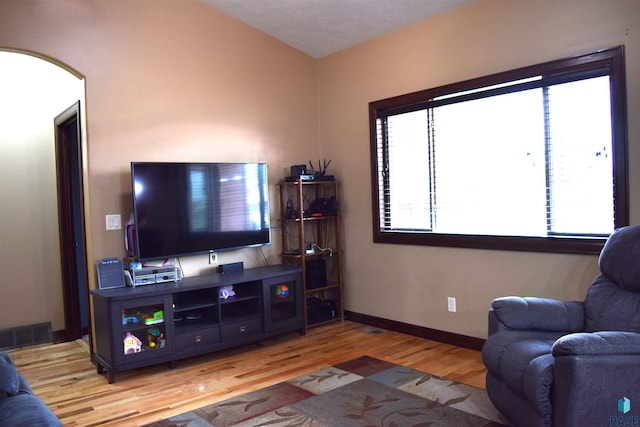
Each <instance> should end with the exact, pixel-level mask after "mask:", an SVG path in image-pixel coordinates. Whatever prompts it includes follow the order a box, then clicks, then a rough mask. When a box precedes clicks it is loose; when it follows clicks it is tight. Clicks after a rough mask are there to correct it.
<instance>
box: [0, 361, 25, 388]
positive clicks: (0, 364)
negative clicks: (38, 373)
mask: <svg viewBox="0 0 640 427" xmlns="http://www.w3.org/2000/svg"><path fill="white" fill-rule="evenodd" d="M19 391H20V376H19V375H18V371H16V367H15V366H14V364H13V360H12V359H11V357H9V355H8V354H7V353H4V352H0V398H4V397H7V396H14V395H16V394H18V392H19Z"/></svg>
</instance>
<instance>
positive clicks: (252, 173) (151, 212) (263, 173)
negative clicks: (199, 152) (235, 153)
mask: <svg viewBox="0 0 640 427" xmlns="http://www.w3.org/2000/svg"><path fill="white" fill-rule="evenodd" d="M131 181H132V186H133V210H134V219H135V227H134V228H133V230H134V232H133V236H131V237H130V240H133V242H132V243H133V244H132V245H131V244H130V246H133V248H130V251H131V252H133V254H134V256H135V257H136V258H137V259H138V260H140V261H144V260H152V259H161V258H169V257H176V256H180V255H192V254H198V253H205V252H209V251H217V250H224V249H233V248H242V247H248V246H258V245H266V244H270V243H271V240H270V230H269V228H270V227H269V194H268V184H267V165H266V164H265V163H152V162H132V163H131Z"/></svg>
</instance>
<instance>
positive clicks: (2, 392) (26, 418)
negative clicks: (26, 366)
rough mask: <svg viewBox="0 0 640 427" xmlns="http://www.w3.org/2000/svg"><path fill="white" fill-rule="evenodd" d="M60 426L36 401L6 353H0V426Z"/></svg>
mask: <svg viewBox="0 0 640 427" xmlns="http://www.w3.org/2000/svg"><path fill="white" fill-rule="evenodd" d="M61 425H62V424H61V423H60V421H59V420H58V418H56V416H55V415H54V414H53V412H51V410H50V409H49V408H48V407H47V405H45V404H44V402H42V400H40V399H38V397H36V396H35V395H34V394H33V392H32V391H31V388H30V387H29V384H27V381H26V380H25V379H24V378H23V377H22V375H20V373H18V371H17V370H16V367H15V366H14V364H13V360H12V359H11V357H9V355H8V354H7V353H4V352H0V426H7V427H36V426H37V427H44V426H47V427H49V426H61Z"/></svg>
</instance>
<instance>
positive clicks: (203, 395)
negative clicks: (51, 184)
mask: <svg viewBox="0 0 640 427" xmlns="http://www.w3.org/2000/svg"><path fill="white" fill-rule="evenodd" d="M263 344H264V345H263V346H262V347H258V346H256V345H255V344H250V345H245V346H242V347H238V348H235V349H232V350H225V351H221V352H217V353H211V354H208V355H205V356H199V357H194V358H190V359H185V360H180V361H178V362H177V367H176V368H175V369H169V368H168V365H167V364H162V365H157V366H152V367H147V368H143V369H136V370H132V371H125V372H119V373H117V374H116V382H115V383H114V384H108V382H107V379H106V376H105V375H104V374H103V375H99V374H98V373H97V370H96V367H95V366H94V365H93V364H92V363H91V362H90V360H89V350H88V346H87V345H86V344H85V343H84V342H83V341H81V340H78V341H75V342H68V343H62V344H54V345H45V346H36V347H28V348H24V349H20V350H12V351H10V352H9V353H10V355H11V357H12V358H13V359H14V361H15V363H16V366H17V368H18V371H19V372H20V373H22V375H23V376H24V377H25V378H26V379H27V381H29V384H30V385H31V387H32V389H33V391H34V392H35V394H36V395H38V396H39V397H40V398H41V399H42V400H44V402H45V403H46V404H47V405H48V406H49V407H50V408H51V409H52V410H53V411H54V413H55V414H56V415H57V416H58V418H59V419H60V420H61V421H62V423H63V424H64V425H65V426H142V425H145V424H147V423H150V422H153V421H157V420H161V419H164V418H167V417H169V416H172V415H176V414H180V413H183V412H186V411H188V410H192V409H195V408H199V407H202V406H205V405H208V404H211V403H215V402H218V401H221V400H224V399H228V398H230V397H234V396H237V395H240V394H243V393H246V392H249V391H252V390H257V389H260V388H263V387H266V386H268V385H271V384H275V383H278V382H282V381H285V380H288V379H291V378H295V377H297V376H300V375H303V374H306V373H309V372H313V371H315V370H318V369H322V368H325V367H327V366H331V365H334V364H336V363H340V362H345V361H347V360H351V359H354V358H356V357H359V356H364V355H367V356H371V357H375V358H378V359H382V360H386V361H389V362H392V363H398V364H402V365H405V366H409V367H412V368H415V369H418V370H421V371H425V372H429V373H432V374H434V375H438V376H442V377H447V378H450V379H452V380H456V381H459V382H462V383H466V384H470V385H474V386H476V387H482V388H484V379H485V373H486V371H485V369H484V366H483V364H482V361H481V357H480V352H478V351H475V350H469V349H465V348H459V347H455V346H452V345H448V344H442V343H438V342H435V341H430V340H426V339H422V338H417V337H413V336H409V335H405V334H401V333H397V332H392V331H388V330H383V329H378V328H372V327H369V326H365V325H362V324H358V323H354V322H349V321H345V322H343V323H335V324H329V325H326V326H322V327H317V328H312V329H310V330H309V331H308V332H307V335H305V336H301V335H299V334H297V333H291V334H286V335H283V336H280V337H277V338H274V339H269V340H266V341H264V343H263Z"/></svg>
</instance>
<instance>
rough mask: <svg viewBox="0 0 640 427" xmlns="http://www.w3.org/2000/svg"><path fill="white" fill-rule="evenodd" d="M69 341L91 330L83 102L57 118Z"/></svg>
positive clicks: (61, 255) (66, 326) (60, 216)
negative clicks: (82, 119) (84, 174)
mask: <svg viewBox="0 0 640 427" xmlns="http://www.w3.org/2000/svg"><path fill="white" fill-rule="evenodd" d="M54 125H55V144H56V147H55V151H56V176H57V188H58V216H59V226H60V264H61V267H62V294H63V298H64V319H65V330H64V337H61V338H62V339H64V340H66V341H71V340H75V339H78V338H81V337H82V336H83V335H84V334H86V333H88V330H89V297H88V292H89V286H88V276H87V252H86V236H85V217H84V191H83V188H84V182H83V164H82V137H81V135H82V133H81V132H82V129H81V126H80V101H78V102H76V103H74V104H73V105H72V106H70V107H69V108H67V109H66V110H65V111H63V112H62V113H60V114H59V115H58V116H56V117H55V119H54Z"/></svg>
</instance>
